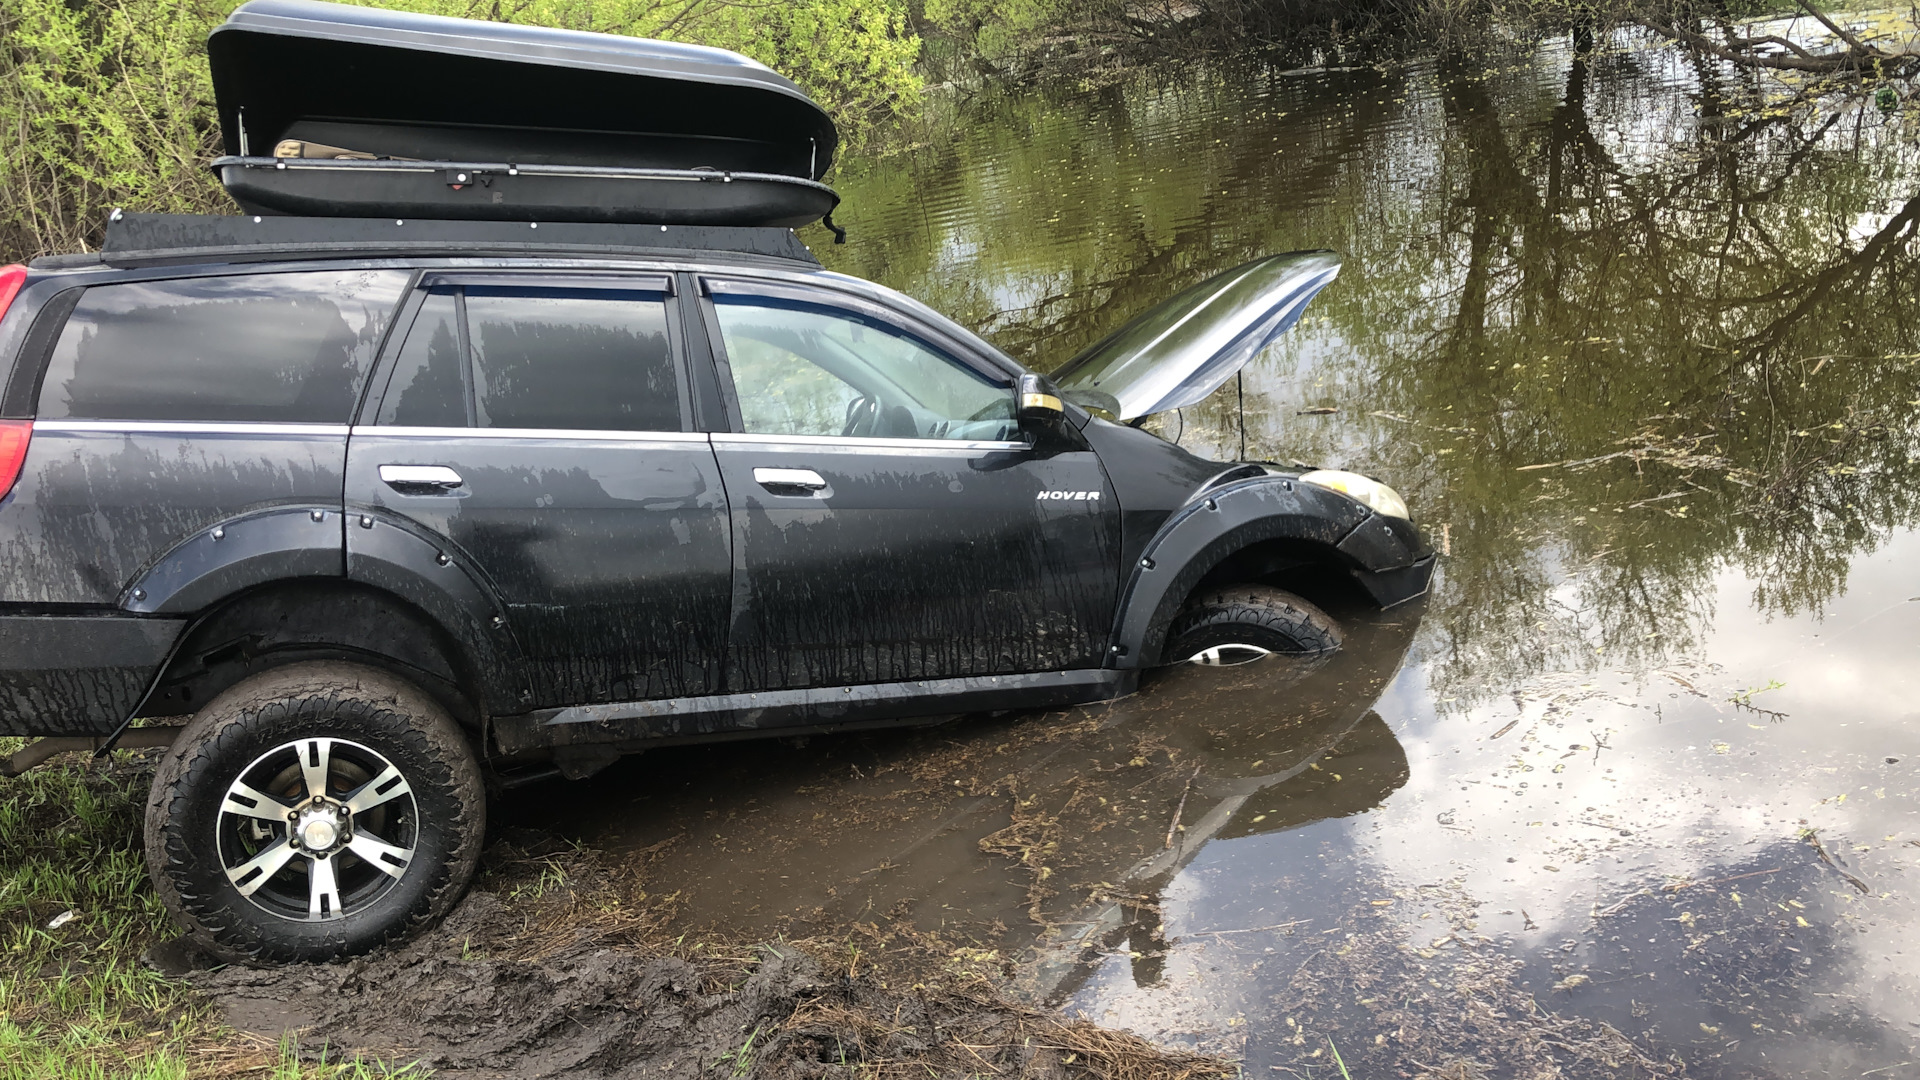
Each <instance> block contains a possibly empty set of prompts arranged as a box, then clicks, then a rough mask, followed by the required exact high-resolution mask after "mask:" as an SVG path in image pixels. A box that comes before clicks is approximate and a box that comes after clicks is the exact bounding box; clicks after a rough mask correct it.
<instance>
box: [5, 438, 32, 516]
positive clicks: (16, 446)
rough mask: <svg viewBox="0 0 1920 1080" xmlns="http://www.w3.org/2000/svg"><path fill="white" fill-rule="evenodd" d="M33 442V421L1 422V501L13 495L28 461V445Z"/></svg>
mask: <svg viewBox="0 0 1920 1080" xmlns="http://www.w3.org/2000/svg"><path fill="white" fill-rule="evenodd" d="M32 440H33V421H31V420H0V499H4V498H6V497H7V496H8V495H10V494H12V493H13V482H14V481H15V480H18V479H20V466H21V465H24V464H25V463H26V460H27V443H29V442H31V441H32Z"/></svg>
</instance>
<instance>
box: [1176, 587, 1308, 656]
mask: <svg viewBox="0 0 1920 1080" xmlns="http://www.w3.org/2000/svg"><path fill="white" fill-rule="evenodd" d="M1341 638H1342V635H1341V633H1340V624H1339V623H1337V622H1335V621H1333V619H1332V618H1331V617H1330V616H1328V615H1327V613H1326V612H1324V611H1321V610H1320V609H1319V608H1317V607H1315V606H1314V605H1312V604H1310V603H1308V602H1307V601H1305V600H1303V599H1301V598H1300V597H1298V596H1295V595H1293V594H1292V593H1290V592H1283V591H1281V590H1279V589H1276V588H1273V587H1272V586H1270V585H1251V584H1249V585H1229V586H1226V587H1224V588H1219V589H1209V590H1207V591H1206V592H1204V593H1202V594H1200V595H1198V596H1195V597H1194V598H1193V599H1192V600H1191V601H1190V602H1189V603H1188V604H1187V607H1186V610H1184V611H1182V612H1181V613H1180V614H1179V615H1177V616H1175V617H1174V620H1173V625H1172V626H1171V627H1169V628H1168V631H1167V647H1166V649H1165V651H1164V652H1163V653H1162V655H1163V656H1164V657H1165V658H1166V662H1167V663H1170V664H1177V663H1179V662H1181V661H1183V660H1192V661H1194V662H1196V663H1201V664H1221V665H1225V664H1243V663H1246V662H1248V661H1251V660H1258V659H1259V658H1261V657H1263V656H1267V655H1269V654H1272V653H1288V654H1292V655H1310V654H1313V653H1327V652H1332V651H1334V650H1335V649H1338V648H1339V647H1340V642H1341Z"/></svg>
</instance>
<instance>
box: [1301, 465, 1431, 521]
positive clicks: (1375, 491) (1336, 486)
mask: <svg viewBox="0 0 1920 1080" xmlns="http://www.w3.org/2000/svg"><path fill="white" fill-rule="evenodd" d="M1300 480H1301V482H1302V483H1307V484H1313V485H1315V486H1318V487H1323V488H1328V489H1331V490H1333V491H1337V492H1339V493H1340V494H1342V495H1345V496H1346V497H1348V498H1350V499H1352V500H1354V501H1355V502H1358V503H1362V504H1364V505H1365V506H1366V507H1367V508H1368V509H1370V510H1372V511H1373V512H1374V513H1376V514H1385V515H1387V516H1388V517H1397V518H1406V519H1408V520H1412V519H1413V515H1412V514H1411V513H1409V512H1408V511H1407V500H1405V499H1403V498H1401V497H1400V493H1399V492H1397V491H1395V490H1393V489H1392V488H1390V487H1388V486H1387V485H1385V484H1383V483H1381V482H1380V481H1378V480H1374V479H1372V478H1370V477H1366V476H1361V475H1360V474H1359V473H1350V472H1341V471H1340V470H1339V469H1315V470H1314V471H1312V472H1310V473H1307V474H1306V475H1305V476H1302V477H1301V478H1300Z"/></svg>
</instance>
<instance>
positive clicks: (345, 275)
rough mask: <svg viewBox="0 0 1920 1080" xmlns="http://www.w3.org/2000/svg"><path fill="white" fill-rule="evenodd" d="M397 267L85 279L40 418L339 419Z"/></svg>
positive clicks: (389, 304) (400, 282) (395, 282)
mask: <svg viewBox="0 0 1920 1080" xmlns="http://www.w3.org/2000/svg"><path fill="white" fill-rule="evenodd" d="M408 276H409V275H408V273H407V272H406V271H404V270H328V271H323V272H316V273H293V274H247V275H235V276H230V277H205V278H180V279H175V280H171V281H139V282H125V283H121V284H113V285H97V286H94V287H92V288H90V289H88V290H87V291H86V293H85V294H84V295H82V296H81V298H80V302H79V304H78V305H76V306H75V307H74V310H73V314H72V315H71V316H70V317H68V319H67V324H66V327H65V328H64V329H63V330H62V331H61V334H60V340H59V341H58V342H57V343H55V345H54V349H53V356H52V358H51V359H50V360H49V362H48V366H47V373H46V378H45V379H44V380H43V381H42V383H41V389H40V403H39V409H38V415H39V416H40V417H41V418H43V419H47V420H59V419H87V420H197V421H210V422H221V421H226V422H234V421H243V422H246V421H251V422H268V423H308V424H315V423H321V424H344V423H346V422H347V420H348V418H349V416H350V415H351V413H352V412H353V407H354V404H355V403H356V402H358V401H359V397H360V386H361V383H362V381H363V380H364V379H365V378H366V374H367V370H368V368H369V367H370V366H371V365H372V362H373V355H374V352H375V351H376V350H377V349H378V348H379V347H380V338H381V335H382V334H384V333H385V332H386V328H387V323H388V321H389V320H390V319H391V318H392V316H393V311H394V308H395V306H396V305H397V304H398V303H399V300H400V295H401V293H402V292H403V291H404V290H405V289H406V286H407V279H408Z"/></svg>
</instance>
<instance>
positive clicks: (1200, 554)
mask: <svg viewBox="0 0 1920 1080" xmlns="http://www.w3.org/2000/svg"><path fill="white" fill-rule="evenodd" d="M1370 515H1371V511H1369V510H1368V509H1367V508H1366V507H1364V506H1361V505H1360V504H1359V503H1356V502H1354V501H1353V500H1351V499H1348V498H1346V497H1345V496H1343V495H1340V494H1337V493H1335V492H1332V491H1328V490H1326V489H1324V488H1319V487H1315V486H1313V485H1312V484H1302V483H1300V482H1299V481H1297V480H1294V479H1291V478H1288V477H1280V476H1262V477H1259V478H1256V479H1250V480H1242V481H1237V482H1233V483H1230V484H1227V485H1225V486H1223V487H1220V488H1216V489H1214V490H1212V491H1206V492H1203V493H1202V494H1200V495H1198V496H1195V498H1194V500H1193V501H1192V502H1190V503H1188V504H1187V505H1186V506H1184V507H1181V508H1180V509H1179V510H1178V511H1176V512H1175V513H1174V514H1173V516H1172V517H1170V518H1168V519H1167V522H1166V524H1164V525H1162V526H1161V527H1160V531H1159V532H1158V533H1157V534H1155V536H1154V537H1153V539H1152V540H1150V541H1148V542H1147V546H1146V549H1145V550H1144V551H1143V552H1142V553H1141V555H1140V558H1139V559H1138V560H1136V561H1135V563H1134V565H1133V568H1132V573H1131V574H1130V576H1129V578H1128V580H1127V584H1126V588H1125V589H1124V591H1123V592H1122V595H1121V600H1120V608H1119V612H1118V615H1117V616H1116V618H1115V620H1114V629H1113V638H1112V641H1111V642H1110V644H1109V645H1108V648H1107V666H1108V667H1116V668H1133V667H1149V666H1151V665H1153V664H1156V663H1158V662H1159V660H1160V650H1161V649H1162V648H1163V647H1165V645H1166V636H1167V626H1168V624H1170V623H1171V622H1172V621H1173V617H1174V616H1175V615H1176V614H1178V613H1179V609H1180V605H1181V604H1182V603H1184V602H1185V601H1186V598H1187V596H1188V595H1189V594H1190V593H1192V591H1193V589H1194V587H1195V586H1196V585H1198V584H1199V583H1200V579H1201V578H1203V577H1205V576H1206V575H1207V572H1208V571H1209V570H1212V569H1213V568H1214V567H1215V566H1218V565H1219V564H1220V562H1221V560H1223V559H1225V558H1227V557H1228V556H1230V555H1232V554H1233V553H1235V552H1237V551H1240V550H1242V549H1244V548H1246V547H1248V546H1250V545H1253V544H1258V543H1260V542H1262V541H1266V540H1302V541H1307V542H1309V543H1312V544H1315V545H1321V546H1324V547H1325V548H1326V549H1327V552H1328V554H1329V556H1330V557H1332V558H1333V559H1335V560H1337V561H1339V562H1342V563H1346V562H1350V561H1351V559H1350V557H1349V556H1345V555H1343V554H1342V553H1340V551H1339V545H1340V542H1341V540H1343V539H1344V538H1345V537H1346V536H1347V535H1348V534H1349V533H1351V532H1353V530H1354V529H1355V527H1357V526H1359V525H1360V524H1361V523H1362V522H1364V521H1365V520H1366V519H1367V518H1368V517H1369V516H1370Z"/></svg>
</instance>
